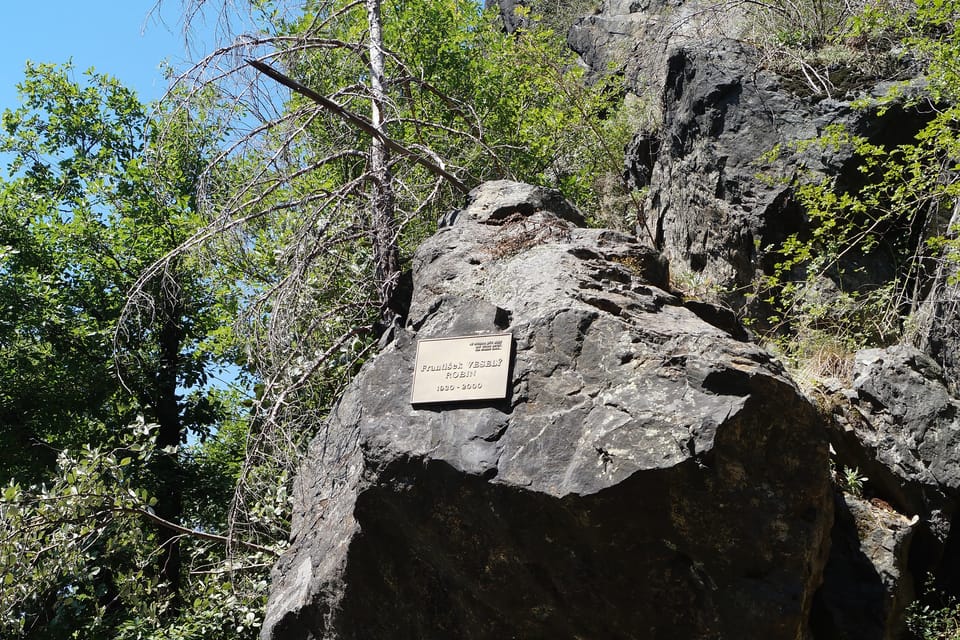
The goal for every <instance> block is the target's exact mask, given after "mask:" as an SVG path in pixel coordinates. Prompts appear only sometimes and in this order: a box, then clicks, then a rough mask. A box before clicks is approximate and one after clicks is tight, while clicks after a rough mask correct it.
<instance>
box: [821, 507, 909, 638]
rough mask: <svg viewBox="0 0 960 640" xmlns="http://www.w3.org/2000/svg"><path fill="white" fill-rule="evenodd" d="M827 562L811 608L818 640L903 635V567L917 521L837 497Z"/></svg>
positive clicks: (905, 588) (905, 601) (905, 595)
mask: <svg viewBox="0 0 960 640" xmlns="http://www.w3.org/2000/svg"><path fill="white" fill-rule="evenodd" d="M836 501H837V502H836V510H835V513H836V518H835V521H834V524H833V533H832V536H831V545H830V559H829V561H828V562H827V567H826V570H825V571H824V578H823V587H821V589H820V591H819V593H818V594H817V602H816V604H815V605H814V615H813V627H814V637H816V638H817V640H830V639H833V638H837V639H840V638H857V639H858V640H895V639H896V638H900V637H902V633H903V630H904V616H905V611H906V607H907V605H908V604H909V603H910V602H911V601H912V599H913V595H914V590H913V586H914V585H913V579H912V576H911V573H910V571H909V570H908V568H907V565H908V559H909V553H910V542H911V540H912V538H913V533H914V529H915V527H916V525H917V520H918V518H917V517H916V516H914V517H913V518H907V517H906V516H903V515H902V514H900V513H897V512H896V511H895V510H894V509H893V508H891V507H890V505H888V504H886V503H885V502H883V501H882V500H879V499H874V500H873V501H872V502H871V501H868V500H865V499H862V498H858V497H856V496H853V495H851V494H849V493H839V492H838V493H837V496H836Z"/></svg>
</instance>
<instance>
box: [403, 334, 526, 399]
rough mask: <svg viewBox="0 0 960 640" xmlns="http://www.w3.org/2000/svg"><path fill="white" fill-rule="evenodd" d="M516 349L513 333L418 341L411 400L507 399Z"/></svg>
mask: <svg viewBox="0 0 960 640" xmlns="http://www.w3.org/2000/svg"><path fill="white" fill-rule="evenodd" d="M512 348H513V336H512V334H510V333H494V334H487V335H479V336H463V337H456V338H431V339H427V340H418V341H417V362H416V366H415V368H414V370H413V390H412V392H411V394H410V402H411V403H412V404H425V403H430V402H459V401H464V400H493V399H501V398H506V397H507V385H508V384H509V383H510V380H509V378H510V351H511V349H512Z"/></svg>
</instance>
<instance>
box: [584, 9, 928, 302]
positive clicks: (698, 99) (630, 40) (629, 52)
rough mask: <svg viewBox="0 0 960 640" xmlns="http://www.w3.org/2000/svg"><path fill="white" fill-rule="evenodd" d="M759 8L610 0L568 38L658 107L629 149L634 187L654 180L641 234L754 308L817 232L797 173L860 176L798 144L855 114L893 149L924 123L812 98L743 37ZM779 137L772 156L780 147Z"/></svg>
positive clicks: (867, 278) (597, 66)
mask: <svg viewBox="0 0 960 640" xmlns="http://www.w3.org/2000/svg"><path fill="white" fill-rule="evenodd" d="M755 6H756V5H752V4H750V3H734V4H733V5H731V3H726V2H717V1H716V0H696V1H692V2H686V1H685V2H678V1H675V0H607V1H606V2H604V4H603V6H602V7H601V10H600V12H599V13H598V14H597V15H594V16H587V17H584V18H582V19H581V20H580V21H579V22H577V23H576V24H575V25H574V26H573V28H572V29H571V30H570V33H569V34H568V42H569V43H570V44H571V46H572V47H573V48H574V49H575V50H576V51H577V52H578V53H580V55H581V56H582V58H583V60H584V61H585V63H586V64H587V65H588V66H589V67H590V68H591V69H592V70H594V71H595V72H597V73H600V72H602V71H604V70H606V69H608V68H609V67H610V66H614V67H616V68H619V69H621V70H622V72H623V74H624V75H625V77H626V80H627V86H628V89H629V90H630V91H632V92H633V93H635V94H636V95H637V96H640V101H641V102H643V101H646V102H648V103H651V105H653V106H652V108H651V111H652V112H653V113H652V116H651V117H650V118H649V120H650V122H649V123H647V124H645V125H644V126H646V127H647V130H642V131H638V132H637V134H636V137H635V139H634V141H633V143H632V144H631V145H630V148H629V149H628V150H627V157H626V167H625V172H626V174H627V176H628V177H629V179H630V181H631V182H632V186H633V187H635V188H637V189H646V190H647V198H646V200H645V205H644V211H643V213H642V215H641V221H640V222H641V224H642V225H645V226H646V228H642V227H639V228H638V236H640V237H645V238H646V237H649V236H653V238H654V243H655V245H656V246H657V248H658V249H660V250H661V251H662V252H663V253H664V255H665V256H666V257H667V258H668V259H669V260H670V264H671V265H672V268H673V269H674V271H675V272H678V273H680V272H687V273H690V274H695V275H696V279H697V281H698V282H701V283H703V284H704V285H706V286H707V287H709V288H713V289H715V290H718V291H724V292H725V294H724V298H725V301H726V302H727V303H728V304H730V305H732V306H733V307H735V308H739V307H741V306H743V305H744V304H745V302H746V300H747V297H746V295H745V294H746V293H747V292H748V291H750V290H751V286H752V285H753V284H754V283H755V281H756V278H757V276H758V275H759V274H761V273H771V272H772V267H773V263H774V262H775V261H776V260H778V257H777V255H776V254H772V253H770V252H768V251H767V248H768V247H771V246H772V247H776V246H778V245H779V244H780V243H781V242H782V241H783V240H784V239H785V238H786V237H788V236H789V235H791V234H793V233H801V234H802V233H803V232H805V231H808V226H809V224H810V223H809V221H808V220H806V218H805V216H804V214H803V211H802V209H801V207H800V206H799V205H798V204H797V202H796V201H795V198H794V189H793V187H792V182H793V181H794V180H797V179H801V180H819V179H820V178H822V177H824V176H830V177H835V178H837V184H838V187H839V188H844V187H845V186H847V185H848V184H849V183H850V181H856V180H859V177H858V175H857V171H856V166H855V165H856V162H855V160H854V158H853V157H852V156H851V153H850V151H849V150H848V149H842V150H838V149H832V150H824V149H821V148H817V147H807V148H805V149H803V150H802V151H801V150H798V149H797V148H796V147H794V146H792V144H793V143H795V142H798V141H804V140H810V139H813V138H815V137H817V136H819V135H821V134H823V133H824V132H825V131H826V130H827V127H829V126H831V125H837V124H843V125H846V126H847V127H848V128H849V130H851V131H853V132H856V133H859V134H863V135H865V136H866V137H867V138H868V139H870V140H871V141H872V142H876V143H878V144H886V145H891V146H892V145H895V144H897V143H898V142H901V141H903V140H905V139H907V138H908V137H909V136H910V135H911V133H912V132H915V131H916V130H917V128H918V126H919V122H920V121H921V120H922V116H921V115H919V114H917V113H912V114H908V113H905V112H904V111H902V110H898V109H896V108H894V109H892V110H891V111H888V112H887V113H886V114H885V115H884V116H882V117H880V116H876V115H874V114H871V113H869V112H866V111H855V110H853V109H851V107H850V103H849V101H848V100H849V99H850V98H852V97H854V96H853V95H852V94H850V93H848V92H845V91H843V90H838V91H836V92H835V93H834V94H833V95H832V96H831V97H826V96H823V95H813V92H812V89H811V88H810V87H808V86H806V80H804V79H803V78H802V76H799V75H798V77H781V76H780V75H777V74H776V73H774V72H772V71H770V70H769V65H766V64H764V60H763V59H762V54H761V53H759V52H758V51H757V50H756V49H754V47H752V46H750V45H748V44H745V42H747V41H749V40H750V38H749V37H746V35H745V34H747V35H748V34H749V31H750V29H751V28H754V27H752V26H751V24H752V23H751V19H750V17H749V11H750V10H751V8H752V7H755ZM849 75H851V77H856V72H854V73H852V74H849ZM854 84H860V85H861V86H860V87H855V88H851V90H855V91H858V92H862V93H863V94H864V95H866V94H867V93H869V92H871V91H873V92H876V93H877V94H882V93H883V88H882V87H880V86H877V87H871V86H869V85H870V82H869V81H868V80H867V79H860V80H858V81H857V83H854ZM778 145H779V154H778V155H777V157H776V159H773V157H772V156H769V155H768V154H770V152H772V151H773V150H774V148H775V147H777V146H778ZM648 230H649V233H648ZM848 259H849V260H850V261H851V263H852V264H851V265H850V266H856V267H858V268H859V271H860V272H863V274H864V276H863V282H864V283H874V284H876V283H880V282H885V281H887V280H888V279H889V278H890V276H891V274H892V267H891V266H890V265H889V261H888V260H885V259H878V258H877V257H875V256H853V255H851V256H849V257H848ZM844 266H847V265H844ZM847 271H848V272H852V271H856V270H855V269H853V268H850V269H848V270H847ZM844 284H845V286H856V284H857V283H856V282H852V281H849V280H845V281H844Z"/></svg>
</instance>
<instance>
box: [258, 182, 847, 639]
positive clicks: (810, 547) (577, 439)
mask: <svg viewBox="0 0 960 640" xmlns="http://www.w3.org/2000/svg"><path fill="white" fill-rule="evenodd" d="M580 221H581V217H580V215H579V213H578V212H576V210H575V209H573V208H572V207H570V206H569V205H568V204H566V203H565V202H563V201H562V200H560V199H559V198H558V197H557V196H556V194H554V193H551V192H545V191H543V190H540V189H537V188H533V187H529V186H526V185H520V184H516V183H508V182H495V183H488V184H486V185H483V186H482V187H480V188H479V189H478V190H476V191H475V192H474V193H473V194H472V197H471V203H470V205H469V206H467V207H466V208H465V209H464V210H462V211H460V212H457V213H456V214H453V215H451V216H449V217H448V218H447V221H446V226H444V227H443V228H441V230H440V231H439V232H438V233H437V234H436V235H435V236H434V237H433V238H431V239H429V240H427V241H426V242H425V243H424V244H423V245H422V246H421V247H420V249H419V250H418V251H417V254H416V257H415V259H414V262H413V282H414V291H413V299H412V303H411V308H410V313H409V318H408V321H407V324H406V326H405V327H404V328H403V329H401V330H399V331H398V332H397V333H396V335H395V339H394V341H393V342H392V343H391V344H389V345H388V346H387V347H386V348H385V349H384V350H383V351H382V352H381V353H380V354H379V355H377V356H376V357H375V358H373V359H372V360H371V361H370V362H368V363H367V364H366V365H365V366H364V367H363V369H362V370H361V372H360V373H359V375H358V376H357V377H356V379H355V380H354V381H353V383H352V384H351V385H350V387H349V388H348V390H347V391H346V393H345V394H344V395H343V397H342V398H341V400H340V401H339V402H338V404H337V405H336V406H335V408H334V409H333V411H332V413H331V415H330V418H329V420H328V421H327V423H326V424H325V425H324V428H323V430H322V433H321V435H320V436H318V437H317V439H316V440H315V441H314V442H313V443H312V445H311V447H310V453H309V455H308V457H307V459H306V460H305V461H304V463H303V468H302V470H301V472H300V476H299V478H298V481H297V483H296V491H295V500H296V506H295V515H294V521H293V528H292V537H291V542H292V544H291V547H290V549H289V551H288V552H287V553H286V554H285V555H284V557H283V558H282V559H281V561H280V562H279V564H278V566H277V568H276V570H275V572H274V583H273V588H272V592H271V596H270V602H269V606H268V611H267V615H266V622H265V624H264V627H263V632H262V637H263V638H264V639H276V640H280V639H281V638H282V639H284V640H296V639H301V638H304V639H305V638H313V639H317V640H318V639H320V638H331V639H332V638H342V639H360V638H364V639H367V638H411V639H412V638H418V639H419V638H461V639H467V640H471V639H480V638H489V639H493V638H509V637H518V638H552V639H563V638H570V639H572V638H605V639H615V638H642V639H644V640H651V639H656V638H670V639H674V638H729V639H734V638H750V637H754V638H761V637H762V638H765V639H768V640H774V639H778V638H783V639H787V638H789V639H790V640H794V639H798V638H807V637H809V617H810V611H811V607H812V606H813V599H814V594H815V592H816V590H817V588H818V587H819V585H820V583H821V577H822V571H823V567H824V564H825V561H826V556H827V551H828V538H829V534H830V527H831V523H832V514H833V498H832V491H831V489H830V484H829V473H828V460H827V446H826V442H825V437H824V431H823V429H822V425H821V423H820V422H819V421H818V417H817V413H816V411H815V409H814V408H813V407H812V405H811V404H810V403H809V402H808V401H807V400H806V399H805V398H804V397H803V396H802V395H801V394H800V393H799V391H798V390H797V388H796V387H795V386H794V385H793V384H792V383H791V382H790V380H789V379H788V378H787V377H786V376H785V374H784V372H783V370H782V369H781V368H780V367H779V366H778V365H777V364H776V363H775V362H774V361H772V360H771V358H770V357H769V356H768V355H767V354H766V353H765V352H764V351H762V350H761V349H759V348H758V347H756V346H755V345H752V344H750V343H748V342H744V341H742V340H739V339H737V338H736V337H734V336H732V335H731V334H730V333H728V332H727V331H725V330H724V329H721V328H718V327H716V326H713V325H711V324H709V323H708V322H706V321H705V320H703V319H701V317H699V316H698V315H697V314H696V313H695V310H694V309H690V308H687V307H685V306H684V305H683V304H682V303H681V301H680V300H679V299H678V298H677V297H675V296H674V295H672V294H671V293H669V292H668V290H667V271H666V268H665V265H664V263H663V260H662V258H661V257H660V256H659V255H658V254H656V253H655V252H653V251H652V250H651V249H649V248H646V247H644V246H642V245H640V244H639V243H637V242H636V241H635V240H634V239H632V238H631V237H628V236H625V235H623V234H620V233H615V232H611V231H606V230H597V229H584V228H581V227H579V226H577V224H578V223H579V222H580ZM702 315H705V316H706V317H709V314H702ZM503 331H509V332H511V333H512V337H513V343H514V354H513V361H512V376H511V379H512V383H511V385H510V387H509V392H508V395H507V397H506V398H504V399H502V400H493V401H486V402H474V403H470V404H464V403H459V404H457V403H453V404H447V405H417V406H412V405H411V404H410V385H411V378H412V373H413V367H414V355H415V350H416V341H417V340H418V339H422V338H431V337H440V336H451V335H473V334H483V333H487V332H503Z"/></svg>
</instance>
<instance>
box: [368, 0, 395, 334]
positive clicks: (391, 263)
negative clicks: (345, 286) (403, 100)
mask: <svg viewBox="0 0 960 640" xmlns="http://www.w3.org/2000/svg"><path fill="white" fill-rule="evenodd" d="M366 8H367V22H368V23H369V27H370V42H369V46H368V49H369V55H370V96H371V98H372V100H371V113H370V121H371V123H372V124H373V127H374V128H375V129H376V130H377V132H378V133H380V134H381V136H374V137H373V138H372V139H371V141H370V179H371V182H372V185H373V191H372V194H371V213H370V222H371V226H372V230H371V234H372V240H373V257H374V262H375V278H376V285H377V293H378V296H379V303H380V316H381V321H383V322H384V323H385V324H387V325H389V324H390V323H392V321H393V317H392V316H393V312H392V311H391V309H390V302H391V298H392V297H393V292H394V290H395V289H396V286H397V281H398V279H399V277H400V250H399V246H398V229H397V221H396V214H395V211H394V208H395V205H394V193H393V176H392V175H391V172H390V150H389V148H388V147H387V145H386V143H385V142H384V138H385V137H386V131H385V130H384V121H385V119H386V116H385V114H384V110H385V106H386V103H387V96H386V91H385V89H384V85H385V80H384V74H385V71H384V69H385V64H384V57H383V22H382V19H381V13H380V0H366Z"/></svg>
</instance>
